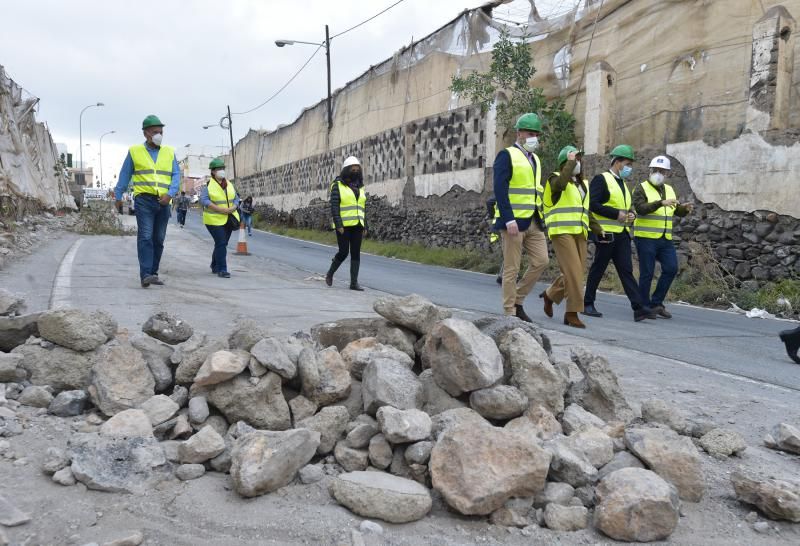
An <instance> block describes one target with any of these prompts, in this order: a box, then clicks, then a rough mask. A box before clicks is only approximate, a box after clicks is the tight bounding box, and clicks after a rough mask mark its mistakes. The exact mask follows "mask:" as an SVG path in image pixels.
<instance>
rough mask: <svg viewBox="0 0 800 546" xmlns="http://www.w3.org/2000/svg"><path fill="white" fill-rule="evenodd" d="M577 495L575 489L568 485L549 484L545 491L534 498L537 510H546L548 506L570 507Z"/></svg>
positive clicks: (559, 483) (560, 483) (546, 485)
mask: <svg viewBox="0 0 800 546" xmlns="http://www.w3.org/2000/svg"><path fill="white" fill-rule="evenodd" d="M574 495H575V488H574V487H572V486H571V485H570V484H568V483H562V482H547V484H545V486H544V489H543V490H542V491H541V492H539V493H538V494H537V495H536V496H535V497H534V498H533V506H534V507H535V508H544V507H546V506H547V505H548V504H561V505H564V506H567V505H569V501H570V500H572V497H573V496H574Z"/></svg>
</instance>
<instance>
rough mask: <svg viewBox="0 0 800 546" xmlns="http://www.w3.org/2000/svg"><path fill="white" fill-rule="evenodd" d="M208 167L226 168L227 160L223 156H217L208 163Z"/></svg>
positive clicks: (212, 168)
mask: <svg viewBox="0 0 800 546" xmlns="http://www.w3.org/2000/svg"><path fill="white" fill-rule="evenodd" d="M208 168H209V169H211V170H212V171H213V170H214V169H224V168H225V162H224V161H223V160H222V158H221V157H216V158H214V159H212V160H211V163H209V164H208Z"/></svg>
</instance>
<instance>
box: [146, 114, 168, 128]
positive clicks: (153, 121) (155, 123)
mask: <svg viewBox="0 0 800 546" xmlns="http://www.w3.org/2000/svg"><path fill="white" fill-rule="evenodd" d="M163 126H164V124H163V123H161V120H160V119H158V116H156V115H153V114H150V115H149V116H147V117H146V118H144V121H143V122H142V130H144V129H147V128H148V127H163Z"/></svg>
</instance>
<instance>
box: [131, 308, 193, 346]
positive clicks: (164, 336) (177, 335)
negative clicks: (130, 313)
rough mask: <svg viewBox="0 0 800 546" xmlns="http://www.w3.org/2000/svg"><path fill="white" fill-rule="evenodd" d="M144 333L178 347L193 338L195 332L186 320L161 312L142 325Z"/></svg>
mask: <svg viewBox="0 0 800 546" xmlns="http://www.w3.org/2000/svg"><path fill="white" fill-rule="evenodd" d="M142 332H144V333H145V334H147V335H148V336H150V337H154V338H156V339H157V340H159V341H163V342H164V343H169V344H170V345H177V344H178V343H182V342H184V341H186V340H187V339H189V338H190V337H192V334H193V333H194V330H193V329H192V327H191V326H190V325H189V323H187V322H185V321H184V320H182V319H180V318H178V317H176V316H175V315H172V314H170V313H167V312H164V311H160V312H158V313H156V314H155V315H153V316H151V317H150V318H148V319H147V320H146V321H145V323H144V324H142Z"/></svg>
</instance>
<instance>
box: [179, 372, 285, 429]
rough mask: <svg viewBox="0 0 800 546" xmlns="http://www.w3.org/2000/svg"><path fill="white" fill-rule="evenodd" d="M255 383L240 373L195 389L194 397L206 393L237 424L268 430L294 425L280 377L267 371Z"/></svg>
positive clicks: (213, 403)
mask: <svg viewBox="0 0 800 546" xmlns="http://www.w3.org/2000/svg"><path fill="white" fill-rule="evenodd" d="M254 379H256V381H257V382H256V383H255V384H253V383H252V382H251V381H250V380H249V379H248V378H247V377H245V376H244V375H239V376H237V377H234V378H233V379H230V380H228V381H225V382H223V383H217V384H216V385H209V386H208V387H204V388H203V389H198V390H197V391H195V390H194V389H193V391H192V394H193V396H200V395H203V396H205V397H206V399H207V400H208V402H209V403H210V404H211V405H213V406H214V407H215V408H217V409H218V410H219V411H220V412H221V413H222V414H223V415H224V416H225V418H226V419H227V420H228V421H229V422H231V423H234V422H236V421H244V422H246V423H247V424H249V425H251V426H253V427H255V428H258V429H265V430H286V429H288V428H290V427H291V426H292V422H291V416H290V414H289V404H287V403H286V399H285V398H284V397H283V392H282V391H281V377H280V376H279V375H278V374H274V373H268V374H267V375H265V376H263V377H259V378H254Z"/></svg>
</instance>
